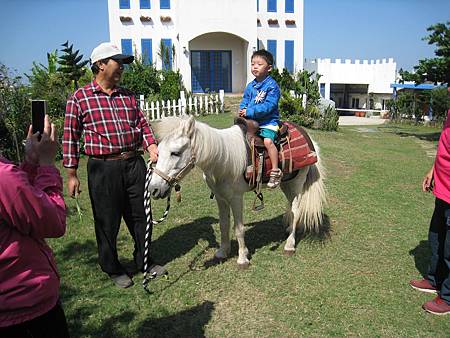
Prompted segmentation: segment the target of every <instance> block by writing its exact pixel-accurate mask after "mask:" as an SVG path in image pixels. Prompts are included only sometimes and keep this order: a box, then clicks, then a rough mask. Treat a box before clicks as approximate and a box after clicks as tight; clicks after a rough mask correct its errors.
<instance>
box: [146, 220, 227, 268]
mask: <svg viewBox="0 0 450 338" xmlns="http://www.w3.org/2000/svg"><path fill="white" fill-rule="evenodd" d="M218 222H219V220H218V219H217V218H214V217H209V216H208V217H202V218H199V219H197V220H195V221H194V222H191V223H187V224H182V225H180V226H177V227H174V228H172V229H169V230H167V231H166V232H165V233H164V234H162V235H161V236H160V237H159V238H158V239H156V240H154V241H152V249H151V250H152V253H153V258H154V259H155V261H157V262H159V263H162V264H167V263H169V262H171V261H173V260H174V259H176V258H178V257H181V256H183V255H184V254H186V253H187V252H189V251H190V250H192V248H194V247H195V246H196V245H197V244H198V241H199V240H200V239H203V240H206V241H207V242H208V246H207V247H208V248H215V247H218V243H217V241H216V236H215V234H214V229H213V228H212V226H211V225H212V224H215V223H218Z"/></svg>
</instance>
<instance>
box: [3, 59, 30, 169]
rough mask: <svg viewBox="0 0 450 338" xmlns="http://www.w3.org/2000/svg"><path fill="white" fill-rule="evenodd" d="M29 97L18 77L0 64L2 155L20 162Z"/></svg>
mask: <svg viewBox="0 0 450 338" xmlns="http://www.w3.org/2000/svg"><path fill="white" fill-rule="evenodd" d="M30 110H31V108H30V95H29V90H28V88H27V87H26V86H25V85H24V84H22V78H21V77H20V76H13V75H11V74H10V71H9V69H8V68H7V67H6V66H5V65H3V64H1V63H0V144H1V145H2V152H3V154H4V155H5V156H6V157H8V158H10V159H16V161H18V162H20V160H21V156H22V151H23V147H22V146H21V141H22V140H24V139H25V138H26V135H27V130H28V126H29V125H30V121H31V118H30Z"/></svg>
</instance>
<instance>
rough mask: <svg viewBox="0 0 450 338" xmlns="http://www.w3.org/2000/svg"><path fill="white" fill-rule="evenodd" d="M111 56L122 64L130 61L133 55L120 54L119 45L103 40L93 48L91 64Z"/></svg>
mask: <svg viewBox="0 0 450 338" xmlns="http://www.w3.org/2000/svg"><path fill="white" fill-rule="evenodd" d="M107 58H111V59H113V60H120V61H122V63H124V64H128V63H132V62H133V61H134V56H133V55H125V54H122V52H121V50H120V49H119V47H117V46H116V45H115V44H113V43H111V42H103V43H101V44H99V45H98V46H97V47H95V48H94V50H93V51H92V54H91V64H92V65H93V64H94V63H95V62H97V61H99V60H103V59H107Z"/></svg>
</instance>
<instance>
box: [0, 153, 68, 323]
mask: <svg viewBox="0 0 450 338" xmlns="http://www.w3.org/2000/svg"><path fill="white" fill-rule="evenodd" d="M65 230H66V207H65V204H64V199H63V196H62V178H61V176H60V175H59V171H58V169H56V168H55V167H54V166H41V167H39V166H31V165H29V164H24V165H22V166H21V167H18V166H16V165H14V164H12V163H10V162H9V161H7V160H5V159H4V158H2V157H0V327H5V326H10V325H14V324H19V323H22V322H25V321H28V320H31V319H33V318H36V317H38V316H40V315H42V314H44V313H46V312H48V311H49V310H51V309H52V308H53V307H54V306H55V304H56V302H57V301H58V298H59V275H58V272H57V269H56V264H55V260H54V258H53V254H52V250H51V249H50V247H49V246H48V245H47V244H46V243H45V240H44V238H50V237H61V236H62V235H64V232H65Z"/></svg>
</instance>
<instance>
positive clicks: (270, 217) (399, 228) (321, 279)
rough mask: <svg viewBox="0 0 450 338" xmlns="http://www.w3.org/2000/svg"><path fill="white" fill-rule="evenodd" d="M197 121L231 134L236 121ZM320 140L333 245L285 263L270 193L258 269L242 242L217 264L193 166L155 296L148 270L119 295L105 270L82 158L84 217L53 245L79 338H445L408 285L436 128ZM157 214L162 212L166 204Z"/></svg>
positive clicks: (167, 236) (305, 250)
mask: <svg viewBox="0 0 450 338" xmlns="http://www.w3.org/2000/svg"><path fill="white" fill-rule="evenodd" d="M201 120H203V121H206V122H207V123H209V124H211V125H213V126H215V127H226V126H229V125H230V123H231V121H232V117H231V115H230V114H224V115H219V116H209V117H203V118H201ZM310 134H311V135H312V136H313V138H314V139H315V140H316V141H317V142H318V143H319V145H320V147H321V155H322V158H323V162H324V165H325V167H326V169H327V175H328V177H327V179H326V181H325V182H326V186H327V189H328V192H329V205H328V207H327V209H326V215H327V217H328V219H329V220H330V223H331V234H330V235H331V236H330V238H329V239H327V240H325V241H319V240H314V239H305V240H302V241H300V242H299V244H298V247H297V252H296V254H295V255H294V256H292V257H286V256H284V255H283V242H284V239H285V236H284V233H283V229H282V214H283V212H284V207H285V200H284V197H283V195H282V193H281V192H280V191H278V190H277V191H275V192H269V191H266V192H265V201H266V208H265V209H264V210H263V211H261V212H260V213H254V212H252V211H251V202H252V200H253V194H248V195H247V198H246V206H245V214H244V217H245V221H246V243H247V246H248V248H249V250H250V252H251V265H250V268H249V269H248V270H246V271H240V270H238V269H237V266H236V258H237V256H236V255H237V243H236V241H235V240H233V245H232V257H231V259H229V260H228V261H226V262H225V263H223V264H220V265H211V264H209V262H210V260H211V258H212V257H213V255H214V252H215V250H216V247H217V246H218V242H219V225H218V214H217V208H216V203H215V201H214V200H210V199H209V191H208V189H207V187H206V184H205V183H204V182H203V180H202V177H201V172H200V171H199V170H197V169H195V170H194V171H193V172H192V173H191V174H190V175H188V176H187V177H186V178H185V180H184V181H183V184H182V188H183V189H182V194H183V201H182V202H181V204H179V205H177V204H175V202H173V205H172V209H171V212H170V214H169V217H168V219H167V221H166V222H164V223H162V224H160V225H158V226H156V227H155V228H154V234H153V251H154V257H155V259H156V260H157V261H159V262H162V263H165V264H167V267H168V269H169V271H170V277H169V278H167V279H160V280H155V281H152V282H150V285H149V288H150V289H151V291H152V293H151V294H148V293H146V292H145V291H144V290H143V288H142V287H141V285H140V283H141V281H142V274H139V275H137V276H135V277H134V281H135V283H136V284H135V285H134V286H133V287H131V288H129V289H125V290H121V289H118V288H117V287H115V286H114V285H113V284H112V283H111V282H110V281H109V279H108V277H107V276H106V275H105V274H104V273H102V272H101V270H100V269H99V267H98V265H97V262H96V260H97V253H96V243H95V235H94V227H93V220H92V213H91V209H90V202H89V198H88V191H87V181H86V173H85V161H83V163H82V165H81V168H80V171H81V173H80V174H81V177H82V188H83V192H82V197H81V200H80V203H81V207H82V209H83V212H84V215H83V218H82V221H81V222H80V221H79V219H78V215H77V212H76V207H75V203H74V200H72V199H69V198H68V199H67V201H66V202H67V205H68V208H69V218H68V228H67V233H66V235H65V236H64V238H62V239H57V240H52V241H51V246H52V247H53V248H54V251H55V256H56V258H57V261H58V266H59V270H60V273H61V280H62V286H61V293H62V301H63V304H64V308H65V311H66V315H67V318H68V322H69V326H70V331H71V334H72V336H73V337H203V336H206V337H281V336H288V337H297V336H305V337H317V336H377V337H378V336H385V337H391V336H394V337H399V336H400V337H412V336H424V337H430V336H433V337H448V334H449V332H450V320H449V318H448V316H447V317H437V316H433V315H429V314H426V313H425V312H423V311H422V309H421V305H422V303H424V302H425V301H427V300H429V299H431V296H430V295H427V294H423V293H420V292H417V291H415V290H413V289H411V288H410V287H409V286H408V282H409V280H410V279H411V278H416V277H420V276H421V274H423V273H424V272H425V270H426V266H427V262H428V258H429V249H428V246H427V230H428V224H429V220H430V217H431V214H432V211H433V201H434V200H433V197H432V195H430V194H424V193H422V192H421V190H420V185H421V180H422V177H423V175H424V174H425V172H426V171H427V170H428V169H429V168H430V167H431V165H432V162H433V157H432V156H433V154H432V153H433V150H434V149H435V147H436V143H437V138H438V137H439V130H437V129H429V128H416V127H407V126H379V127H364V128H362V127H361V128H360V127H342V128H340V130H339V132H335V133H326V132H320V131H310ZM153 206H154V214H155V217H159V215H160V214H161V213H162V211H163V210H164V207H165V204H164V201H157V202H156V203H155V202H154V203H153ZM233 237H234V236H233ZM118 247H119V255H120V257H121V259H122V261H123V262H124V263H126V264H128V265H129V264H130V262H131V257H132V241H131V238H130V236H129V235H128V233H127V231H126V227H125V226H124V227H123V229H122V230H121V232H120V234H119V238H118Z"/></svg>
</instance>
